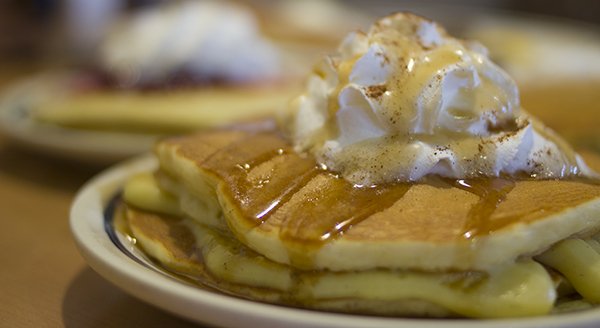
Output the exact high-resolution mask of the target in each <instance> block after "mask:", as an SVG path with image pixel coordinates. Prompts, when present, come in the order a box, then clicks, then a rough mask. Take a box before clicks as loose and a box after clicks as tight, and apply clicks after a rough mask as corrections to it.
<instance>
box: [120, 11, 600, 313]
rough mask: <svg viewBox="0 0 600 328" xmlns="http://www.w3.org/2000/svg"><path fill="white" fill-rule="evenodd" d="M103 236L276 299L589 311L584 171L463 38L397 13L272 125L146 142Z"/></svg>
mask: <svg viewBox="0 0 600 328" xmlns="http://www.w3.org/2000/svg"><path fill="white" fill-rule="evenodd" d="M155 154H156V156H157V158H158V161H159V166H160V168H159V169H158V170H157V171H156V172H154V173H147V174H141V175H137V176H135V177H132V179H131V180H129V181H128V182H127V184H126V185H125V187H124V191H123V197H122V202H121V203H120V205H119V206H118V207H117V210H116V211H115V226H116V227H117V229H118V230H119V231H122V232H124V233H127V234H129V235H130V236H131V238H132V240H135V242H136V245H137V246H139V247H140V248H141V249H142V250H143V251H144V252H145V253H146V254H147V255H148V256H149V257H151V258H153V259H155V260H156V261H157V262H158V263H160V264H161V265H162V266H164V267H165V268H166V269H167V270H169V271H170V272H172V273H173V274H174V275H179V276H181V277H185V279H186V280H187V281H189V280H190V279H191V280H192V281H196V282H198V283H199V284H202V285H207V286H210V287H212V288H214V289H215V290H217V291H219V292H222V293H226V294H230V295H235V296H239V297H243V298H248V299H251V300H256V301H261V302H267V303H274V304H280V305H287V306H294V307H301V308H308V309H315V310H323V311H335V312H344V313H355V314H370V315H382V316H414V317H471V318H497V317H523V316H536V315H545V314H549V313H553V312H560V311H572V310H576V309H583V308H588V307H591V306H593V305H594V304H596V303H598V302H600V297H599V295H600V253H599V251H600V244H599V243H598V240H600V234H597V232H598V230H600V183H599V181H600V180H599V176H598V174H597V173H596V172H594V171H593V170H592V169H591V168H590V167H588V166H587V165H586V163H585V162H584V160H583V159H582V158H581V157H580V156H579V155H578V154H577V153H575V152H574V151H573V149H572V148H571V147H570V146H569V145H568V144H567V143H566V142H565V141H564V140H563V139H561V138H560V137H559V136H558V135H556V134H555V133H553V132H552V131H551V130H549V129H548V128H546V127H545V126H544V125H543V124H542V123H541V122H539V121H538V120H537V119H536V118H534V117H533V116H531V115H529V114H528V113H527V112H526V111H525V110H524V109H523V108H521V107H520V104H519V98H518V89H517V87H516V85H515V83H514V82H513V80H512V79H511V78H510V77H509V76H508V75H507V74H506V73H505V72H504V71H503V70H502V69H500V68H499V67H498V66H496V65H495V64H494V63H492V62H491V61H490V60H489V59H488V55H487V51H486V49H485V48H484V47H483V46H481V45H480V44H478V43H477V42H474V41H467V40H460V39H456V38H453V37H451V36H449V35H447V34H446V32H445V30H444V29H443V28H442V27H440V26H438V25H437V24H436V23H435V22H432V21H429V20H427V19H424V18H422V17H419V16H416V15H413V14H408V13H397V14H393V15H390V16H387V17H384V18H381V19H380V20H378V21H376V22H375V24H374V25H373V26H372V27H371V29H370V30H369V31H368V32H367V33H363V32H361V31H357V32H353V33H351V34H350V35H349V36H348V37H347V38H346V39H344V41H343V42H342V43H341V45H340V48H339V52H338V54H337V55H335V56H325V57H323V58H322V59H321V60H320V61H318V62H317V63H316V64H315V66H314V68H313V70H312V71H311V72H310V74H308V77H307V79H306V88H305V90H304V91H303V92H302V93H301V94H300V95H299V96H298V97H296V98H295V99H294V100H293V101H291V102H290V104H289V107H288V108H287V109H286V110H285V111H284V112H282V113H281V117H280V119H279V120H278V121H277V122H274V121H269V120H266V121H263V122H262V124H261V123H260V122H253V123H249V124H238V125H235V126H230V127H227V128H220V129H215V130H211V131H206V132H203V133H200V134H194V135H190V136H182V137H174V138H170V139H166V140H163V141H161V142H159V143H158V144H157V145H156V147H155Z"/></svg>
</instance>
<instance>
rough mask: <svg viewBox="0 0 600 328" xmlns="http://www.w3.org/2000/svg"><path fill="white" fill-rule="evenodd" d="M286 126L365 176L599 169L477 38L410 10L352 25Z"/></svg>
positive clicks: (360, 178) (349, 173) (335, 164)
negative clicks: (532, 112)
mask: <svg viewBox="0 0 600 328" xmlns="http://www.w3.org/2000/svg"><path fill="white" fill-rule="evenodd" d="M282 125H283V127H284V129H285V130H286V133H287V135H288V137H290V138H291V140H292V141H293V142H294V143H295V145H296V148H297V150H298V151H308V152H310V153H312V154H313V155H314V156H316V158H317V159H318V160H319V161H320V162H322V163H324V164H325V165H327V167H329V168H330V169H331V170H333V171H337V172H340V173H341V174H342V176H343V177H344V178H346V179H348V180H350V181H351V182H353V183H355V184H357V185H373V184H379V183H385V182H392V181H415V180H418V179H420V178H421V177H423V176H425V175H427V174H438V175H441V176H444V177H450V178H473V177H480V176H499V175H500V174H501V173H506V174H511V175H514V174H522V173H525V174H527V175H529V176H533V177H538V178H561V177H565V176H570V175H582V174H586V175H593V174H594V173H593V172H592V171H591V170H589V169H588V168H587V167H586V166H585V164H584V163H583V162H582V161H581V159H579V157H578V156H577V155H576V154H575V153H574V152H573V150H572V149H571V148H570V147H569V146H568V145H567V144H566V143H565V142H564V141H562V140H561V139H560V138H559V137H558V136H556V135H555V134H554V133H553V132H552V131H550V130H548V129H547V128H545V127H544V126H543V125H542V124H541V123H540V122H538V121H537V120H536V119H535V118H533V117H530V116H529V115H528V114H527V113H526V112H525V111H524V110H522V109H521V107H520V105H519V94H518V89H517V86H516V85H515V83H514V81H513V80H512V79H511V78H510V76H508V75H507V74H506V72H504V71H503V70H502V69H501V68H499V67H498V66H496V65H495V64H494V63H492V62H491V61H490V60H489V58H488V55H487V50H486V49H485V48H484V47H483V46H482V45H480V44H478V43H476V42H473V41H466V40H459V39H456V38H452V37H450V36H448V35H447V34H446V32H445V30H444V29H443V28H441V27H440V26H438V25H437V24H436V23H434V22H432V21H429V20H426V19H424V18H421V17H419V16H415V15H412V14H407V13H398V14H394V15H391V16H388V17H385V18H382V19H380V20H379V21H377V22H376V23H375V24H374V26H373V27H372V28H371V30H370V31H369V32H368V33H367V34H365V33H362V32H360V31H358V32H354V33H352V34H350V35H349V36H348V37H347V38H346V39H345V40H344V41H343V43H342V44H341V46H340V49H339V54H338V55H337V56H335V57H331V56H326V57H324V58H322V59H321V60H320V61H319V62H318V63H317V64H316V65H315V67H314V69H313V71H312V73H311V74H310V75H309V76H308V78H307V83H306V90H305V92H304V93H303V94H302V95H300V96H299V97H298V98H296V99H295V100H294V101H293V102H292V103H291V105H290V107H289V108H288V111H287V112H286V113H285V114H284V116H283V120H282Z"/></svg>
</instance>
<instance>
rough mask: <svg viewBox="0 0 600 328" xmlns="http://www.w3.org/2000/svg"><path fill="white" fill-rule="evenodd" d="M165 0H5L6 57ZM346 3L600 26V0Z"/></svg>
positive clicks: (81, 44) (1, 45)
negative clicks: (504, 14)
mask: <svg viewBox="0 0 600 328" xmlns="http://www.w3.org/2000/svg"><path fill="white" fill-rule="evenodd" d="M159 2H161V1H159V0H102V1H95V0H2V1H0V57H2V58H12V59H16V58H20V59H24V57H25V58H27V59H30V58H41V57H42V56H44V55H47V54H48V53H47V52H48V51H49V50H51V48H52V47H59V48H62V49H63V50H64V47H66V46H69V47H74V48H75V49H76V50H79V51H82V52H84V51H85V50H86V47H87V46H93V45H94V42H96V41H97V39H98V38H99V37H100V36H101V32H102V27H103V26H104V25H105V24H106V23H107V22H108V21H109V20H110V18H111V17H112V16H113V15H114V14H115V13H117V12H120V11H127V10H133V9H135V8H139V7H143V6H151V5H155V4H157V3H159ZM247 2H252V0H247ZM263 2H264V1H263ZM343 2H344V3H346V4H347V5H349V6H353V7H356V8H358V9H359V10H362V11H365V12H369V13H373V14H374V15H376V16H380V15H384V14H387V13H390V12H392V11H396V10H406V9H413V8H430V9H435V8H437V7H447V6H461V7H467V8H471V9H483V10H501V11H505V10H506V11H512V12H517V13H526V14H541V15H546V16H549V17H555V18H559V19H569V20H574V21H576V22H580V23H585V24H600V2H598V1H594V0H453V1H452V0H447V1H442V0H423V1H402V0H371V1H362V0H346V1H343ZM462 15H465V13H462ZM77 48H78V49H77ZM71 49H73V48H71ZM54 50H56V49H54Z"/></svg>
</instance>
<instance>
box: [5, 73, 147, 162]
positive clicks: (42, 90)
mask: <svg viewBox="0 0 600 328" xmlns="http://www.w3.org/2000/svg"><path fill="white" fill-rule="evenodd" d="M71 74H72V73H70V72H44V73H40V74H38V75H35V76H31V77H29V78H25V79H23V80H21V81H18V82H16V83H15V84H14V85H12V86H10V87H9V88H7V89H6V90H4V91H3V92H2V94H1V95H0V132H2V133H4V134H5V135H6V136H7V137H8V138H10V139H11V141H13V142H15V143H16V144H18V145H20V146H22V147H25V148H27V149H30V150H33V151H35V152H40V153H45V154H49V155H53V156H56V157H61V158H66V159H70V160H78V161H83V162H89V163H94V164H100V165H102V164H113V163H116V162H118V161H121V160H124V159H126V158H129V157H131V156H134V155H139V154H142V153H145V152H147V151H150V150H151V149H152V146H153V145H154V142H155V141H156V140H157V138H158V136H154V135H143V134H128V133H118V132H103V131H89V130H77V129H69V128H64V127H59V126H53V125H49V124H43V123H38V122H36V121H35V120H33V119H32V115H31V109H32V106H33V105H34V104H35V103H37V102H40V101H44V99H48V98H49V97H53V96H56V95H57V94H64V93H65V92H68V90H67V89H68V88H69V82H70V81H71Z"/></svg>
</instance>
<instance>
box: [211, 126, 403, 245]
mask: <svg viewBox="0 0 600 328" xmlns="http://www.w3.org/2000/svg"><path fill="white" fill-rule="evenodd" d="M201 167H202V168H203V169H205V170H207V171H209V172H212V173H213V174H215V175H217V176H219V177H220V178H221V179H222V181H223V182H224V185H223V191H224V192H225V196H226V197H229V198H230V199H231V203H232V204H235V206H237V207H239V210H240V211H239V212H240V213H241V214H242V216H243V218H242V219H243V220H245V223H246V224H247V225H249V226H250V227H257V226H259V225H261V224H262V223H264V222H265V221H266V220H268V219H269V218H270V217H271V216H272V215H273V214H274V213H277V211H279V210H280V209H281V208H282V207H285V210H283V212H284V213H283V217H284V219H283V220H282V224H281V227H280V237H281V239H282V240H284V241H286V242H287V243H297V244H300V245H303V246H308V247H320V246H322V245H323V244H325V243H327V242H330V241H331V240H333V239H335V238H336V237H337V236H339V235H341V234H343V233H344V231H346V230H347V229H349V228H350V227H351V226H353V225H355V224H358V223H359V222H361V221H362V220H364V219H366V218H368V217H369V216H371V215H373V214H375V213H377V212H379V211H381V210H384V209H386V208H388V207H389V206H391V205H392V204H393V203H394V202H395V201H397V200H398V199H400V198H401V197H402V196H403V195H404V193H406V191H408V189H409V188H410V184H393V185H386V186H379V187H373V188H371V187H360V188H359V187H355V186H353V185H351V184H350V183H349V182H347V181H346V180H344V179H341V178H338V177H335V176H334V175H332V174H331V173H330V172H327V171H325V170H324V169H323V168H321V167H320V166H318V165H317V163H316V162H315V161H314V159H312V158H305V157H302V156H301V155H299V154H297V153H296V152H294V151H293V149H292V147H291V145H289V144H288V143H286V142H285V140H284V139H283V138H282V137H281V135H280V134H279V133H277V132H273V131H261V132H256V133H253V134H250V135H248V136H246V137H245V138H241V139H239V140H237V141H235V142H233V143H231V144H229V145H227V146H225V147H222V148H221V149H219V150H218V151H216V152H215V153H214V154H212V155H211V156H210V157H208V158H206V160H205V161H204V162H203V163H201ZM315 182H316V183H317V184H318V185H319V186H318V188H317V189H314V188H306V186H309V185H311V184H312V185H314V184H315ZM303 190H306V191H307V193H310V194H307V193H303V192H302V191H303ZM315 191H316V192H315ZM292 198H296V201H297V202H300V206H285V205H286V204H288V203H290V200H291V199H292ZM295 205H297V204H295Z"/></svg>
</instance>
